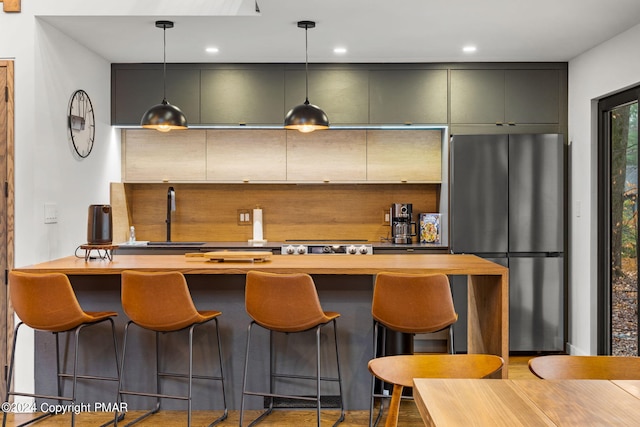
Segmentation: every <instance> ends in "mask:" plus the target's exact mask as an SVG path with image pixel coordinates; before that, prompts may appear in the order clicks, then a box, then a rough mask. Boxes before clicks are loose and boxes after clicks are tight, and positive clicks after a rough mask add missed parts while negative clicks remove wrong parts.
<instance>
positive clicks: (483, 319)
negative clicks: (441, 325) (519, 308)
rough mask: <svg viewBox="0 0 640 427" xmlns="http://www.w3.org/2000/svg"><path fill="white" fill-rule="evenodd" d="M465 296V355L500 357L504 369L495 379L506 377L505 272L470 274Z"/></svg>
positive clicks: (507, 351) (506, 298)
mask: <svg viewBox="0 0 640 427" xmlns="http://www.w3.org/2000/svg"><path fill="white" fill-rule="evenodd" d="M468 293H469V294H468V301H467V303H468V306H467V309H468V313H467V315H468V320H467V321H468V335H467V339H468V341H467V343H468V352H469V353H487V354H497V355H499V356H501V357H502V358H503V359H504V362H505V366H504V367H503V368H502V370H501V371H500V372H499V373H497V374H495V375H494V376H496V377H502V378H508V364H509V278H508V273H507V272H505V273H503V274H502V275H491V276H483V275H470V276H469V277H468Z"/></svg>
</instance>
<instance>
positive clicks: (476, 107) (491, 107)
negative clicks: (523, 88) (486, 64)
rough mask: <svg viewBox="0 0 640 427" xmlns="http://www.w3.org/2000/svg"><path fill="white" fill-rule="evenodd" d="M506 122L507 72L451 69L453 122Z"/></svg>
mask: <svg viewBox="0 0 640 427" xmlns="http://www.w3.org/2000/svg"><path fill="white" fill-rule="evenodd" d="M498 122H500V123H502V122H504V70H451V123H498Z"/></svg>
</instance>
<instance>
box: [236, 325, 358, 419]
mask: <svg viewBox="0 0 640 427" xmlns="http://www.w3.org/2000/svg"><path fill="white" fill-rule="evenodd" d="M330 323H332V324H333V341H334V344H335V352H336V365H337V376H336V377H322V376H321V375H320V336H321V333H320V332H321V329H322V327H323V326H327V325H328V324H329V322H327V323H321V324H319V325H317V326H315V327H313V328H311V329H308V330H307V331H300V332H308V331H311V330H315V334H316V375H315V376H310V375H295V374H281V373H276V372H274V368H275V367H274V363H273V360H274V357H273V354H274V346H273V334H274V332H278V331H272V330H270V329H267V328H264V327H262V326H260V325H259V324H258V323H256V322H255V321H251V323H250V324H249V327H248V330H247V351H246V354H245V362H244V377H243V380H242V399H241V402H240V426H242V421H243V419H244V399H245V396H247V395H251V396H263V397H269V398H270V401H269V407H268V408H267V409H266V410H265V411H264V412H262V413H261V414H260V415H259V416H258V417H257V418H256V419H254V420H253V421H252V422H251V423H250V424H249V426H253V425H255V424H257V423H258V422H260V421H262V419H264V418H265V417H266V416H267V415H269V414H270V413H271V412H272V411H273V409H274V408H273V399H274V398H276V397H281V398H285V399H297V400H307V401H315V402H316V414H317V423H318V427H320V410H321V409H322V405H321V401H320V398H321V394H320V384H321V381H331V382H337V383H338V387H339V391H340V417H339V418H338V420H337V421H336V422H335V423H334V424H333V425H334V427H335V426H337V425H338V424H340V423H341V422H342V421H344V416H345V412H344V398H343V394H342V375H341V373H340V355H339V351H338V331H337V324H336V319H332V320H331V322H330ZM254 325H257V326H259V327H261V328H263V329H267V330H268V331H269V392H268V393H267V392H254V391H247V373H248V368H249V354H250V353H249V350H250V345H251V331H252V329H253V326H254ZM280 333H285V334H289V333H299V332H280ZM277 378H293V379H303V380H315V381H316V397H307V396H294V395H286V394H277V393H274V386H275V381H276V379H277Z"/></svg>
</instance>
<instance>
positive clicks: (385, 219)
mask: <svg viewBox="0 0 640 427" xmlns="http://www.w3.org/2000/svg"><path fill="white" fill-rule="evenodd" d="M390 222H391V212H389V211H386V210H383V211H382V225H390Z"/></svg>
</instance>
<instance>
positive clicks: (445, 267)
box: [15, 254, 508, 276]
mask: <svg viewBox="0 0 640 427" xmlns="http://www.w3.org/2000/svg"><path fill="white" fill-rule="evenodd" d="M129 269H133V270H140V271H167V270H178V271H181V272H182V273H184V274H245V273H246V272H247V271H249V270H261V271H270V272H274V273H290V272H305V273H309V274H352V275H357V274H365V275H368V274H376V273H379V272H381V271H402V272H405V273H429V272H434V273H435V272H438V273H444V274H459V275H482V276H484V275H491V276H496V275H498V276H506V275H507V274H508V269H507V268H506V267H503V266H501V265H498V264H495V263H493V262H490V261H487V260H485V259H482V258H479V257H477V256H475V255H448V254H442V255H370V256H364V255H362V256H360V255H354V256H349V255H304V256H285V255H274V256H272V257H271V258H270V260H268V261H264V262H249V261H237V262H229V261H224V262H210V261H203V260H196V261H194V260H186V259H185V257H184V256H183V255H121V254H116V255H114V257H113V260H112V261H109V260H107V259H97V260H96V259H92V260H88V261H85V260H84V258H77V257H75V256H69V257H65V258H60V259H56V260H52V261H47V262H43V263H40V264H34V265H29V266H25V267H20V268H16V269H15V270H17V271H27V272H61V273H65V274H73V275H102V274H120V273H121V272H122V271H123V270H129Z"/></svg>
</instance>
